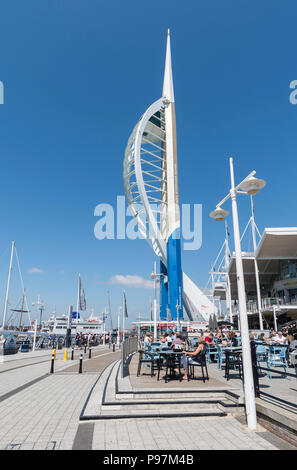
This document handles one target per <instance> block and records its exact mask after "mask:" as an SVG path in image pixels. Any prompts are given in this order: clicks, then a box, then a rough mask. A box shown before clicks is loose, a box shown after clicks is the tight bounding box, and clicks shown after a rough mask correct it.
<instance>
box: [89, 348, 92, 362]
mask: <svg viewBox="0 0 297 470" xmlns="http://www.w3.org/2000/svg"><path fill="white" fill-rule="evenodd" d="M91 357H92V348H89V359H91Z"/></svg>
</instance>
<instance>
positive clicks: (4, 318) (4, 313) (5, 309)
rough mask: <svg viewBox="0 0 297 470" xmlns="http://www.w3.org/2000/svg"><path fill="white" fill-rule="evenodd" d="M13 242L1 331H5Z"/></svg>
mask: <svg viewBox="0 0 297 470" xmlns="http://www.w3.org/2000/svg"><path fill="white" fill-rule="evenodd" d="M14 245H15V244H14V241H13V242H12V244H11V254H10V263H9V271H8V278H7V286H6V295H5V303H4V312H3V325H2V328H3V330H4V329H5V322H6V314H7V305H8V294H9V287H10V277H11V268H12V261H13V253H14Z"/></svg>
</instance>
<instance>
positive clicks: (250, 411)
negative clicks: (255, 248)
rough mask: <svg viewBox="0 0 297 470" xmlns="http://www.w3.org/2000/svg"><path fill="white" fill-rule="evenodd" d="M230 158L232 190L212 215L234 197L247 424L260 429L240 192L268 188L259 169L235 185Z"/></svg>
mask: <svg viewBox="0 0 297 470" xmlns="http://www.w3.org/2000/svg"><path fill="white" fill-rule="evenodd" d="M229 162H230V178H231V189H230V192H229V194H228V195H227V196H226V197H225V198H224V199H223V200H222V201H221V202H220V203H219V204H218V205H217V207H216V209H215V210H214V211H213V212H211V213H210V214H209V215H210V217H212V218H213V219H215V220H217V221H221V220H224V219H225V217H226V216H227V215H228V214H229V212H228V211H225V210H224V209H222V208H221V205H222V204H224V203H225V202H226V201H227V200H228V199H229V198H231V201H232V216H233V231H234V245H235V256H236V273H237V290H238V301H239V315H240V327H241V340H242V363H243V374H244V396H245V406H246V415H247V424H248V427H249V429H252V430H255V429H257V414H256V401H255V390H254V381H253V369H252V359H251V346H250V339H249V325H248V317H247V311H246V296H245V285H244V277H243V265H242V253H241V242H240V233H239V221H238V211H237V202H236V195H237V194H238V193H239V194H249V195H255V194H257V193H258V192H259V190H260V189H262V188H264V186H265V185H266V182H265V181H264V180H260V179H258V178H255V177H254V175H255V173H256V172H255V171H253V172H252V173H250V174H249V175H248V176H247V177H246V178H245V179H244V180H243V181H242V182H241V183H240V184H239V185H238V186H236V187H235V183H234V169H233V159H232V158H230V159H229Z"/></svg>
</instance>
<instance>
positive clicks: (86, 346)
mask: <svg viewBox="0 0 297 470" xmlns="http://www.w3.org/2000/svg"><path fill="white" fill-rule="evenodd" d="M86 352H87V345H86V344H85V354H86Z"/></svg>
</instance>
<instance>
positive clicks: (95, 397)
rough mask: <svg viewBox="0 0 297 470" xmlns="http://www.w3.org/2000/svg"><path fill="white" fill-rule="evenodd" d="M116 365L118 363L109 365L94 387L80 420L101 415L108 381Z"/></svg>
mask: <svg viewBox="0 0 297 470" xmlns="http://www.w3.org/2000/svg"><path fill="white" fill-rule="evenodd" d="M115 364H116V361H114V362H113V363H111V364H110V365H108V366H107V367H106V368H105V369H104V370H103V371H102V372H101V374H100V375H99V376H98V379H97V381H96V382H95V384H94V386H93V387H92V389H91V391H90V393H89V395H88V397H87V400H86V402H85V404H84V406H83V409H82V411H81V415H80V419H83V417H84V416H91V415H97V414H99V413H100V411H101V405H102V401H103V400H104V393H105V390H106V381H107V379H108V377H109V374H110V372H111V370H112V369H113V367H114V366H115Z"/></svg>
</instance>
